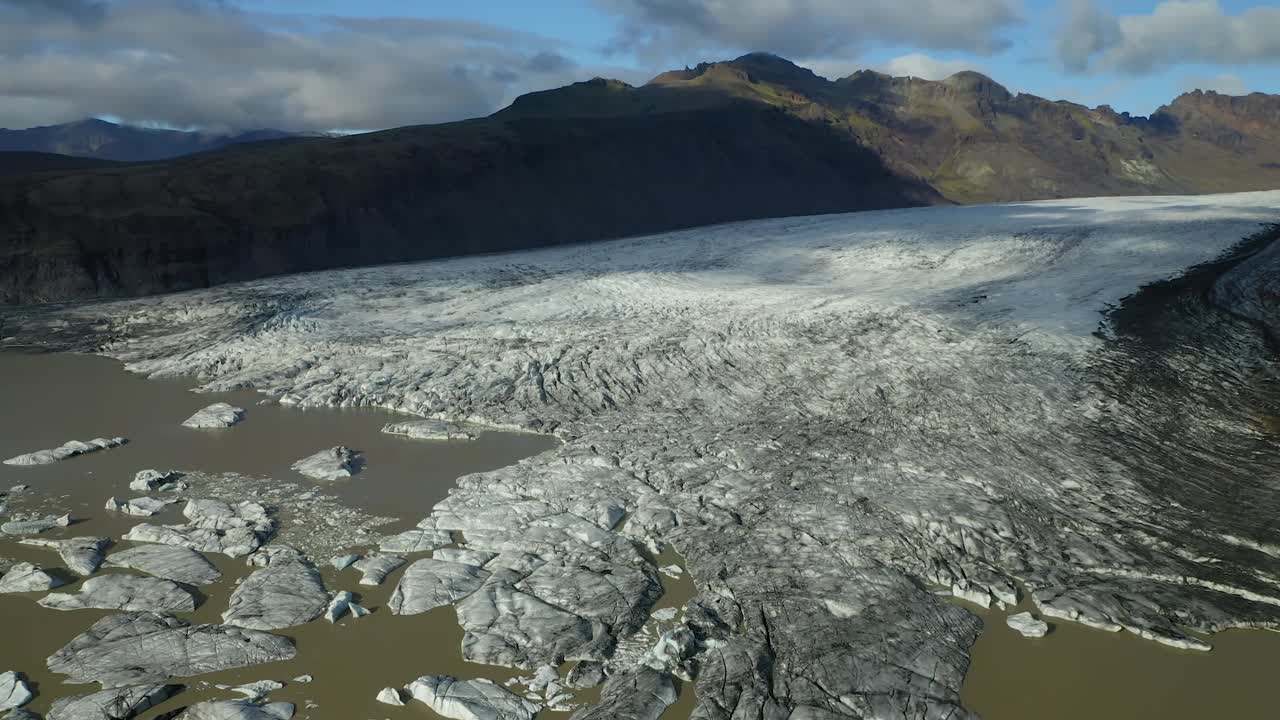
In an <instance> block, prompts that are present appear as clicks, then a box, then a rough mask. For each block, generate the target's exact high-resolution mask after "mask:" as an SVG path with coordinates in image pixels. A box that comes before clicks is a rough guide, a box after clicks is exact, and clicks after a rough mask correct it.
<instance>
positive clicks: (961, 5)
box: [595, 0, 1022, 58]
mask: <svg viewBox="0 0 1280 720" xmlns="http://www.w3.org/2000/svg"><path fill="white" fill-rule="evenodd" d="M595 3H596V5H597V6H598V7H600V8H601V9H602V10H604V11H605V12H607V13H611V14H612V15H614V16H615V17H617V18H619V20H620V28H621V29H620V31H619V33H618V35H617V37H616V38H614V41H613V48H614V49H615V50H618V51H623V52H632V53H635V54H637V55H639V56H640V57H642V58H644V57H649V58H654V57H670V56H680V55H688V54H691V53H692V54H706V53H714V52H716V51H721V50H724V49H733V50H767V51H770V52H774V53H777V54H779V55H782V56H784V57H800V58H817V57H853V56H856V54H857V53H859V52H860V51H861V50H862V49H864V48H865V47H867V46H869V45H873V44H885V43H887V44H903V45H910V46H913V47H917V48H922V49H930V50H965V51H969V52H974V53H978V54H983V55H986V54H990V53H994V52H997V51H999V50H1002V49H1004V48H1006V47H1008V46H1009V41H1008V40H1007V38H1005V37H1004V33H1005V31H1007V30H1008V29H1009V27H1010V26H1012V25H1014V24H1017V23H1018V22H1020V20H1021V16H1022V10H1021V7H1022V3H1021V1H1020V0H965V1H964V2H957V1H956V0H895V1H894V2H883V1H882V0H595Z"/></svg>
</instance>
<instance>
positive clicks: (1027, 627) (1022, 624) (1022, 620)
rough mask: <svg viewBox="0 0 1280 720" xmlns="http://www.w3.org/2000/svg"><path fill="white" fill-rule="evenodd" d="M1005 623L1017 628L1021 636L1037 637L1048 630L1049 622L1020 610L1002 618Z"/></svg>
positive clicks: (1043, 634) (1042, 635)
mask: <svg viewBox="0 0 1280 720" xmlns="http://www.w3.org/2000/svg"><path fill="white" fill-rule="evenodd" d="M1004 621H1005V624H1007V625H1008V626H1009V627H1011V628H1013V629H1014V630H1017V631H1018V632H1019V633H1021V634H1022V636H1023V637H1029V638H1039V637H1044V636H1045V635H1046V634H1047V633H1048V632H1049V623H1046V622H1045V621H1043V620H1041V619H1039V618H1037V617H1035V616H1033V615H1032V614H1031V613H1029V612H1020V613H1017V614H1015V615H1010V616H1009V617H1007V618H1005V619H1004Z"/></svg>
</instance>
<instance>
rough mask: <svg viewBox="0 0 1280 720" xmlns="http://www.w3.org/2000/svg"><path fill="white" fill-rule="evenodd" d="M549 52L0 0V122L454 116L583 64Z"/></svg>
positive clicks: (446, 33)
mask: <svg viewBox="0 0 1280 720" xmlns="http://www.w3.org/2000/svg"><path fill="white" fill-rule="evenodd" d="M558 49H559V48H558V43H557V42H555V41H552V40H548V39H546V38H542V37H538V36H534V35H530V34H528V33H521V32H518V31H512V30H506V29H503V28H497V27H493V26H489V25H484V24H480V23H468V22H458V21H432V20H409V19H353V18H326V17H309V16H288V15H266V14H258V13H249V12H245V11H242V10H239V9H237V8H236V7H235V6H234V5H232V4H229V3H225V2H216V1H213V0H210V1H209V2H202V1H199V0H188V1H185V2H173V1H172V0H116V1H115V2H109V3H108V2H100V1H96V0H56V1H53V2H50V1H48V0H0V127H5V126H7V127H27V126H30V125H35V124H48V123H53V122H63V121H67V120H75V119H80V118H83V117H86V116H90V115H108V116H114V117H118V118H121V119H123V120H126V121H133V122H156V123H162V124H166V125H170V126H176V127H205V128H217V129H236V128H256V127H279V128H283V129H289V130H303V129H330V128H383V127H392V126H398V125H408V124H417V123H428V122H441V121H447V120H456V119H460V118H464V117H473V116H476V115H485V114H488V113H490V112H493V111H494V110H496V109H498V108H499V107H501V106H502V105H503V104H505V103H507V102H509V101H510V100H511V99H512V98H513V97H514V96H515V95H517V94H519V93H522V92H527V91H529V90H533V89H542V88H546V87H553V86H557V85H562V84H565V83H567V82H571V81H573V80H579V79H585V78H586V77H590V76H591V75H592V74H593V73H591V72H590V71H589V70H587V69H584V68H579V67H577V66H575V64H574V63H573V62H571V61H569V60H567V59H566V58H565V57H564V56H563V55H561V54H560V53H559V52H558Z"/></svg>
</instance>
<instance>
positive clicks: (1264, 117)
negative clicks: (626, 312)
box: [0, 54, 1280, 303]
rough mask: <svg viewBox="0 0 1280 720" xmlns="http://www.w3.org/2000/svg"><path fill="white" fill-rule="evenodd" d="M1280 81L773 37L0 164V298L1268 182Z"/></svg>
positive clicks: (1276, 171) (54, 296)
mask: <svg viewBox="0 0 1280 720" xmlns="http://www.w3.org/2000/svg"><path fill="white" fill-rule="evenodd" d="M1278 118H1280V97H1276V96H1267V95H1251V96H1249V97H1247V98H1227V97H1224V96H1219V95H1215V94H1212V93H1199V92H1197V93H1191V94H1188V95H1184V96H1182V97H1180V98H1178V99H1177V100H1175V101H1174V102H1173V103H1172V104H1171V105H1169V106H1167V107H1165V108H1162V109H1161V110H1160V111H1159V112H1157V113H1155V114H1154V115H1153V116H1152V117H1150V118H1140V117H1130V116H1129V115H1127V114H1118V113H1116V112H1114V111H1113V110H1111V109H1110V108H1107V107H1101V108H1096V109H1090V108H1086V107H1083V106H1080V105H1075V104H1072V103H1066V102H1051V101H1048V100H1045V99H1043V98H1039V97H1035V96H1032V95H1026V94H1017V95H1015V94H1013V93H1010V92H1009V91H1008V90H1007V89H1006V88H1004V87H1003V86H1001V85H1000V84H999V83H996V82H995V81H993V80H992V79H990V78H988V77H985V76H983V75H980V74H978V73H971V72H966V73H959V74H957V75H954V76H952V77H950V78H947V79H946V80H943V81H938V82H933V81H926V80H921V79H918V78H893V77H889V76H886V75H881V74H878V73H874V72H869V71H863V72H859V73H855V74H853V75H850V76H849V77H846V78H843V79H840V80H836V81H829V80H826V79H824V78H821V77H819V76H817V75H815V74H813V73H812V72H810V71H808V70H805V69H803V68H800V67H797V66H796V65H794V64H792V63H790V62H787V61H786V60H783V59H781V58H777V57H774V56H771V55H761V54H753V55H747V56H744V57H742V58H738V59H737V60H734V61H731V62H725V63H711V64H702V65H698V66H697V67H694V68H687V69H685V70H679V71H674V72H669V73H664V74H662V75H659V76H658V77H656V78H654V79H653V80H652V81H650V82H649V83H647V84H645V85H644V86H641V87H632V86H629V85H627V84H625V83H621V82H617V81H610V80H593V81H589V82H584V83H576V84H574V85H570V86H568V87H565V88H560V89H558V90H551V91H547V92H541V93H533V94H531V95H526V96H524V97H521V98H519V99H518V100H516V101H515V102H514V103H513V104H512V105H511V106H510V107H509V108H507V109H505V110H502V111H501V112H498V113H496V114H495V115H494V116H492V117H491V118H487V119H483V120H475V121H469V122H462V123H453V124H448V125H439V126H421V127H410V128H401V129H398V130H391V131H387V132H381V133H374V134H370V135H365V136H357V137H349V138H339V139H321V140H314V141H308V142H287V141H282V142H277V143H258V144H253V145H240V146H236V147H234V148H228V149H224V150H222V151H219V152H213V153H206V154H203V155H196V156H190V157H185V158H181V159H177V160H172V161H169V162H165V163H155V164H150V165H145V166H136V167H125V168H118V169H104V170H94V171H87V172H79V173H68V174H65V175H62V176H57V177H54V176H49V175H47V174H46V175H42V176H33V177H30V178H15V177H11V178H0V299H3V300H4V301H5V302H10V303H26V302H42V301H59V300H68V299H78V298H86V297H112V296H122V295H135V294H142V293H151V292H162V291H166V290H178V289H185V288H191V287H200V286H204V285H209V284H214V283H221V282H228V281H232V280H241V279H248V278H254V277H262V276H265V275H271V274H278V273H287V272H296V271H303V270H317V269H323V268H330V267H339V266H345V265H361V264H371V263H379V262H389V261H401V260H419V259H426V258H435V257H442V256H447V255H458V254H467V253H476V252H490V251H495V250H513V249H523V248H530V247H541V246H545V245H551V244H556V243H564V242H575V241H583V240H596V239H603V238H611V237H619V236H624V235H633V234H640V233H647V232H657V231H662V230H669V229H675V228H681V227H688V226H693V225H700V224H707V223H715V222H723V221H729V220H743V219H749V218H759V217H769V216H782V215H799V214H808V213H820V212H841V211H850V210H861V209H870V208H885V207H900V206H904V205H918V204H926V203H936V202H985V201H998V200H1032V199H1042V198H1054V197H1069V196H1095V195H1107V194H1112V195H1116V194H1151V193H1201V192H1223V191H1236V190H1254V189H1263V188H1275V187H1280V119H1278Z"/></svg>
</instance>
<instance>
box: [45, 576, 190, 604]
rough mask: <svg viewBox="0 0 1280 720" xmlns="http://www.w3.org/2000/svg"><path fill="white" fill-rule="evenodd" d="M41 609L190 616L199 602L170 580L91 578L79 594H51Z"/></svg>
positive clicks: (127, 577) (82, 586)
mask: <svg viewBox="0 0 1280 720" xmlns="http://www.w3.org/2000/svg"><path fill="white" fill-rule="evenodd" d="M39 602H40V605H42V606H44V607H47V608H50V609H53V610H86V609H97V610H149V611H151V612H167V613H179V612H191V611H193V610H195V609H196V599H195V597H194V596H192V595H191V593H189V592H187V591H186V590H183V589H182V587H181V586H179V585H178V584H177V583H175V582H173V581H170V580H162V579H160V578H153V577H138V576H136V575H103V576H100V577H95V578H89V579H88V580H85V581H84V583H83V584H82V585H81V586H80V591H79V592H78V593H76V594H69V593H49V594H48V595H46V596H44V597H42V598H40V601H39Z"/></svg>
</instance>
